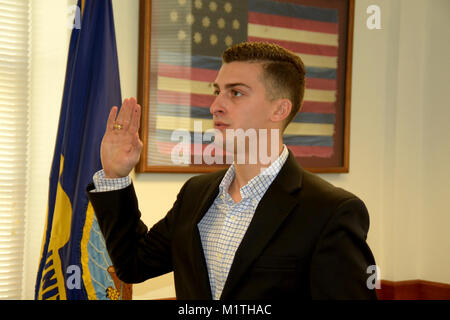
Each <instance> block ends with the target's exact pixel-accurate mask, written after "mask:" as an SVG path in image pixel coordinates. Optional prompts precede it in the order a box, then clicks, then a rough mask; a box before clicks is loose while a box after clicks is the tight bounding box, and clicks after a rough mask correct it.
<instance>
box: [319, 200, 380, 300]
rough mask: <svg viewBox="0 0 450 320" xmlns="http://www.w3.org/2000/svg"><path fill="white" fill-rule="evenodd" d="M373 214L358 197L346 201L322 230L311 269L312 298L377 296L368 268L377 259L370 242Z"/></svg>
mask: <svg viewBox="0 0 450 320" xmlns="http://www.w3.org/2000/svg"><path fill="white" fill-rule="evenodd" d="M368 230H369V214H368V212H367V209H366V206H365V205H364V203H363V202H362V201H361V200H360V199H358V198H356V197H355V198H351V199H347V200H345V201H343V202H342V203H341V204H340V205H339V206H338V208H337V210H336V212H335V213H334V214H333V215H332V217H331V218H330V220H329V221H328V223H327V225H326V226H325V228H324V230H323V231H322V233H321V236H320V239H319V241H318V244H317V246H316V248H315V250H314V254H313V257H312V260H311V269H310V272H311V274H310V288H311V297H312V299H338V300H339V299H377V294H376V291H375V289H369V288H368V286H367V279H368V277H369V276H370V274H368V273H367V267H368V266H370V265H375V259H374V257H373V255H372V252H371V250H370V248H369V246H368V245H367V243H366V238H367V232H368Z"/></svg>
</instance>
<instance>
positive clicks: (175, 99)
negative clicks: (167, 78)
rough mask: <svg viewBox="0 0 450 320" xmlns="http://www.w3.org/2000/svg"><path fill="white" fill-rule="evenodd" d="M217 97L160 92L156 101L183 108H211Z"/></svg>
mask: <svg viewBox="0 0 450 320" xmlns="http://www.w3.org/2000/svg"><path fill="white" fill-rule="evenodd" d="M214 99H215V96H213V95H208V94H193V93H184V92H177V91H166V90H158V91H157V94H156V101H157V102H159V103H168V104H176V105H181V106H192V107H204V108H209V107H210V106H211V104H212V103H213V102H214Z"/></svg>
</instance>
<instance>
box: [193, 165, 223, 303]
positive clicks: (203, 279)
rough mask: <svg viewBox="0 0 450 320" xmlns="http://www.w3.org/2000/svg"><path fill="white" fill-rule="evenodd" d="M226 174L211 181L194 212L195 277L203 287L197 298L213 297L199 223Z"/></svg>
mask: <svg viewBox="0 0 450 320" xmlns="http://www.w3.org/2000/svg"><path fill="white" fill-rule="evenodd" d="M224 174H225V171H224V173H223V174H221V175H219V176H218V178H217V179H215V180H212V181H211V183H210V184H209V186H208V187H207V191H206V193H205V194H204V196H203V197H202V198H201V200H200V205H199V206H198V209H197V211H196V213H195V214H194V219H193V220H192V226H191V227H192V238H191V239H192V242H191V250H192V261H193V263H194V264H195V268H194V270H196V272H197V274H196V275H195V279H198V281H199V286H200V287H201V292H199V296H198V297H197V299H208V300H209V299H212V295H211V286H210V283H209V275H208V267H207V266H206V259H205V255H204V252H203V246H202V241H201V238H200V232H199V230H198V227H197V224H198V223H199V222H200V220H201V219H202V218H203V216H204V215H205V214H206V212H207V211H208V209H209V208H210V207H211V205H212V204H213V202H214V199H215V198H216V197H217V194H218V193H219V184H220V182H221V181H222V178H223V176H224Z"/></svg>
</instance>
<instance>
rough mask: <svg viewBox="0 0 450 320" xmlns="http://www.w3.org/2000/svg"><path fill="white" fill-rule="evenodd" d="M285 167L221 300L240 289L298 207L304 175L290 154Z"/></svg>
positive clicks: (251, 228)
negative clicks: (239, 286)
mask: <svg viewBox="0 0 450 320" xmlns="http://www.w3.org/2000/svg"><path fill="white" fill-rule="evenodd" d="M289 153H290V154H289V156H288V159H287V160H286V163H285V165H284V166H283V168H282V169H281V170H280V172H279V174H278V176H277V177H276V178H275V180H274V181H273V183H272V185H271V186H270V187H269V189H268V190H267V191H266V193H265V194H264V196H263V198H262V199H261V201H260V203H259V205H258V207H257V208H256V211H255V214H254V216H253V219H252V221H251V223H250V225H249V227H248V229H247V232H246V233H245V236H244V238H243V239H242V242H241V244H240V245H239V247H238V249H237V251H236V254H235V256H234V260H233V263H232V265H231V268H230V272H229V274H228V278H227V281H226V282H225V286H224V289H223V291H222V296H221V299H227V296H228V295H229V294H230V293H231V292H232V290H233V289H234V288H235V287H236V286H237V285H238V283H239V280H240V279H241V278H242V276H243V275H244V273H245V272H246V271H247V269H248V268H249V267H250V266H251V264H252V263H253V262H254V261H255V260H256V259H257V258H258V257H259V256H260V255H261V253H262V251H263V250H264V248H265V247H266V245H267V243H268V242H269V241H270V239H271V238H272V237H273V235H274V234H275V232H276V231H277V230H278V228H279V227H280V226H281V224H282V223H283V221H284V220H285V219H286V217H287V216H288V215H289V214H290V213H291V212H292V209H293V208H294V207H295V206H296V205H297V203H298V202H297V199H296V198H295V197H293V196H292V195H291V194H292V193H293V192H294V191H296V190H298V189H299V188H300V187H301V180H302V176H303V172H302V170H301V168H300V166H299V165H298V164H297V161H296V160H295V158H294V157H293V155H292V153H291V152H289Z"/></svg>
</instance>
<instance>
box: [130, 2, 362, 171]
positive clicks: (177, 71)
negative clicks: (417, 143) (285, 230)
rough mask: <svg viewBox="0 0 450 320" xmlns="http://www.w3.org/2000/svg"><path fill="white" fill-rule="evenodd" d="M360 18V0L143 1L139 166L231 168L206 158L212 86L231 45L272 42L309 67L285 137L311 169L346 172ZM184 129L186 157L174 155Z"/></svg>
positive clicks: (143, 168) (159, 168) (148, 168)
mask: <svg viewBox="0 0 450 320" xmlns="http://www.w3.org/2000/svg"><path fill="white" fill-rule="evenodd" d="M353 24H354V0H279V1H275V0H248V1H245V0H238V1H236V0H234V1H229V0H222V1H219V0H213V1H206V0H141V2H140V29H139V70H138V103H139V104H140V105H141V106H142V117H141V127H140V137H141V140H142V141H143V143H144V147H143V151H142V154H141V158H140V161H139V163H138V164H137V166H136V168H135V171H136V172H138V173H145V172H173V173H176V172H179V173H204V172H213V171H217V170H219V169H223V168H227V167H228V166H229V164H220V163H219V164H217V163H213V164H208V163H206V162H205V161H203V159H202V157H201V155H200V156H199V153H201V152H203V151H204V150H205V147H207V145H208V143H211V140H207V139H206V136H207V135H206V134H205V135H204V136H202V134H201V133H200V131H201V132H203V133H205V132H206V131H207V129H211V125H212V121H211V119H212V115H211V114H208V113H209V105H210V104H211V103H212V101H213V100H214V96H213V89H212V88H209V89H208V84H209V85H211V83H212V82H213V81H214V78H215V74H217V72H218V69H219V68H220V65H221V58H220V57H221V52H223V50H224V49H226V48H227V47H229V46H230V45H232V44H235V43H238V42H241V41H266V42H273V43H277V44H280V45H282V46H284V47H286V48H288V49H290V50H291V51H293V52H295V53H296V54H299V55H300V57H301V58H302V60H303V62H304V64H305V67H306V89H305V99H304V103H303V105H302V109H301V111H300V112H299V114H298V115H297V116H296V118H295V119H294V120H293V122H292V123H291V124H290V125H289V126H288V128H287V129H286V132H285V135H284V139H283V140H284V143H285V144H286V145H287V146H288V148H289V149H290V150H291V151H292V152H293V154H294V156H295V158H296V159H297V161H298V162H299V164H300V165H301V166H302V167H304V168H305V169H307V170H309V171H311V172H315V173H347V172H349V152H350V150H349V149H350V145H349V143H350V106H351V75H352V47H353ZM206 30H208V31H206ZM211 30H212V31H211ZM208 32H209V33H208ZM299 39H300V40H299ZM214 43H215V44H216V45H213V44H214ZM205 57H206V58H205ZM203 58H205V59H206V60H205V59H203ZM202 59H203V60H202ZM207 90H210V91H209V92H210V93H208V92H207ZM208 117H209V118H208ZM199 125H200V127H199ZM183 129H184V130H183ZM177 130H178V131H180V130H181V133H187V132H189V134H190V138H191V140H190V141H191V142H190V146H189V150H190V151H189V159H188V160H187V161H185V162H180V161H173V154H174V153H173V152H174V148H176V147H180V145H181V141H182V140H176V139H174V132H176V131H177ZM199 133H200V135H199ZM175 136H176V135H175ZM177 138H180V135H178V137H177ZM209 138H211V137H209ZM205 139H206V140H205ZM184 146H185V144H184ZM183 150H184V151H186V150H187V149H183ZM178 151H179V150H178ZM178 151H177V152H178ZM185 160H186V158H185ZM225 163H227V162H225Z"/></svg>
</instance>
